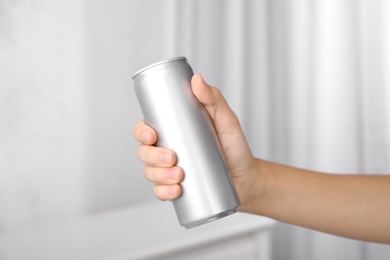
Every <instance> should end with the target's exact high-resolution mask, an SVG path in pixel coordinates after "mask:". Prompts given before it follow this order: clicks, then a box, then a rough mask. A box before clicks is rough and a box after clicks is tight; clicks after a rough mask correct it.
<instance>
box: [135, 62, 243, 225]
mask: <svg viewBox="0 0 390 260" xmlns="http://www.w3.org/2000/svg"><path fill="white" fill-rule="evenodd" d="M192 76H193V72H192V69H191V67H190V65H189V64H188V63H187V60H186V59H185V58H184V57H178V58H174V59H170V60H165V61H162V62H158V63H154V64H152V65H150V66H148V67H145V68H144V69H142V70H140V71H138V72H137V73H135V74H134V76H133V79H134V88H135V92H136V94H137V98H138V101H139V104H140V106H141V110H142V113H143V115H144V118H145V121H146V123H147V124H148V125H150V126H151V127H153V128H154V129H155V130H156V132H157V136H158V142H157V144H156V145H157V146H161V147H165V148H169V149H171V150H173V151H174V152H175V153H176V156H177V165H178V166H180V167H181V168H182V169H183V170H184V180H183V182H182V183H181V186H182V195H181V196H180V197H179V198H177V199H175V200H173V205H174V207H175V210H176V214H177V217H178V219H179V222H180V225H182V226H184V227H186V228H192V227H195V226H198V225H201V224H204V223H207V222H210V221H213V220H216V219H219V218H221V217H224V216H227V215H229V214H232V213H234V212H236V210H237V208H238V207H239V205H240V202H239V199H238V196H237V193H236V191H235V189H234V185H233V183H232V180H231V178H230V174H229V172H228V169H227V166H226V163H225V160H224V158H223V155H222V151H221V148H220V145H219V142H218V139H217V136H216V133H215V130H214V127H213V123H212V121H211V119H210V117H209V114H208V113H207V110H206V109H205V107H204V106H203V105H202V104H201V103H200V102H199V101H198V100H197V99H196V97H195V96H194V94H193V93H192V90H191V78H192Z"/></svg>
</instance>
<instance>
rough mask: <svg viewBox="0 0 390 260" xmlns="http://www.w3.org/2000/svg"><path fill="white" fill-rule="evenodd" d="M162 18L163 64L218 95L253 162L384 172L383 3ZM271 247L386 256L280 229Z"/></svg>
mask: <svg viewBox="0 0 390 260" xmlns="http://www.w3.org/2000/svg"><path fill="white" fill-rule="evenodd" d="M164 12H165V14H164V15H165V22H166V24H165V27H166V32H167V33H166V34H165V40H164V43H163V44H164V50H165V54H166V56H167V57H171V56H187V57H188V59H189V62H190V63H191V64H192V65H193V67H194V68H195V71H196V72H200V73H202V74H203V75H204V76H205V78H206V80H207V81H208V82H209V83H210V84H212V85H216V86H218V87H219V88H220V89H221V90H222V92H223V93H224V95H225V97H226V98H227V99H228V101H229V103H230V105H231V106H232V108H233V109H234V111H235V112H236V113H237V115H238V117H239V119H240V121H241V124H242V126H243V128H244V131H245V133H246V135H247V138H248V140H249V143H250V145H251V148H252V151H253V153H254V154H255V155H256V156H258V157H261V158H263V159H268V160H272V161H276V162H280V163H285V164H289V165H293V166H297V167H303V168H308V169H312V170H318V171H326V172H332V173H365V174H370V173H390V81H389V77H390V76H389V75H390V64H389V63H390V56H389V53H390V3H389V1H378V0H375V1H369V0H360V1H354V0H341V1H340V0H317V1H315V0H293V1H289V0H261V1H259V0H258V1H254V0H253V1H222V0H221V1H206V0H204V1H179V0H171V1H168V4H167V5H166V6H165V10H164ZM373 214H374V213H373ZM376 214H380V213H379V212H378V213H376ZM368 224H369V223H368ZM274 242H275V243H274V249H275V250H274V257H275V259H296V260H298V259H299V260H302V259H314V260H317V259H367V260H368V259H370V260H372V259H385V258H386V257H389V256H390V249H389V247H387V246H379V245H373V244H367V243H362V242H358V241H353V240H348V239H343V238H338V237H334V236H330V235H325V234H321V233H319V232H313V231H309V230H306V229H303V228H297V227H292V226H289V225H285V224H280V225H279V227H278V228H277V229H276V231H275V241H274Z"/></svg>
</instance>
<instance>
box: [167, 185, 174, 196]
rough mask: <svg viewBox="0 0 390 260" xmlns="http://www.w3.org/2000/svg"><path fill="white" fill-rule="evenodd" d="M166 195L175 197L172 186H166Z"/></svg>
mask: <svg viewBox="0 0 390 260" xmlns="http://www.w3.org/2000/svg"><path fill="white" fill-rule="evenodd" d="M167 192H168V195H176V189H175V187H174V186H168V190H167Z"/></svg>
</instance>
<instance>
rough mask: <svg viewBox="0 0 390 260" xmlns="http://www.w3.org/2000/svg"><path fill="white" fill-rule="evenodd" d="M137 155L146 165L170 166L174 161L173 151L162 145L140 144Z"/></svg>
mask: <svg viewBox="0 0 390 260" xmlns="http://www.w3.org/2000/svg"><path fill="white" fill-rule="evenodd" d="M137 156H138V159H139V160H140V161H141V162H143V163H144V164H145V165H147V166H153V167H172V166H173V165H175V163H176V155H175V153H174V152H173V151H171V150H168V149H165V148H162V147H156V146H150V145H143V144H141V145H140V146H139V147H138V150H137Z"/></svg>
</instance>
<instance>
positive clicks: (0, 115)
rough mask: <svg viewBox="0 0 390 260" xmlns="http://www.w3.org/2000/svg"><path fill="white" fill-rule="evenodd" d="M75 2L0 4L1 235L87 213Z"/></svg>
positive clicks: (81, 52)
mask: <svg viewBox="0 0 390 260" xmlns="http://www.w3.org/2000/svg"><path fill="white" fill-rule="evenodd" d="M83 16H84V14H83V13H82V10H81V5H80V2H79V1H76V0H72V1H69V0H62V1H61V0H58V1H38V0H32V1H0V231H2V230H3V231H4V230H10V229H14V228H21V227H25V226H29V225H37V224H39V223H46V222H48V221H54V220H56V219H67V218H69V217H74V216H79V215H82V214H84V213H85V212H86V209H87V204H88V202H87V198H88V190H87V187H88V182H89V181H88V180H87V179H86V177H87V176H86V172H87V171H86V169H87V161H86V160H85V159H86V155H87V146H86V144H87V143H86V136H87V124H86V123H87V121H86V119H87V113H86V112H87V103H86V101H87V99H86V94H87V93H86V87H85V86H86V85H85V82H86V70H85V49H84V34H83Z"/></svg>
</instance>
